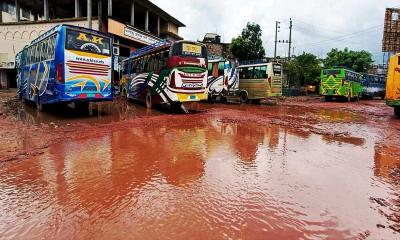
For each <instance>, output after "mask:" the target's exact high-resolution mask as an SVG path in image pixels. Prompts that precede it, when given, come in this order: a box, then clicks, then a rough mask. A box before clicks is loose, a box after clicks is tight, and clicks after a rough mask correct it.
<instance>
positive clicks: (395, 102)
mask: <svg viewBox="0 0 400 240" xmlns="http://www.w3.org/2000/svg"><path fill="white" fill-rule="evenodd" d="M386 105H388V106H390V107H398V106H400V99H395V100H393V99H386Z"/></svg>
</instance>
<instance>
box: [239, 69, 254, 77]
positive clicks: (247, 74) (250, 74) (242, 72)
mask: <svg viewBox="0 0 400 240" xmlns="http://www.w3.org/2000/svg"><path fill="white" fill-rule="evenodd" d="M253 69H254V68H253V67H245V68H241V69H240V72H239V78H240V79H252V78H253Z"/></svg>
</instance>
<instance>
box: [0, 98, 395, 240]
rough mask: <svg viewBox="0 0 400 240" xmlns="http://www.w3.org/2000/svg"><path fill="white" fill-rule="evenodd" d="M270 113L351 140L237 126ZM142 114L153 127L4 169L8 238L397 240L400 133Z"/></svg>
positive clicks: (81, 142) (0, 201)
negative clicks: (393, 142) (389, 139)
mask: <svg viewBox="0 0 400 240" xmlns="http://www.w3.org/2000/svg"><path fill="white" fill-rule="evenodd" d="M132 106H134V105H132ZM210 108H214V106H206V107H205V109H210ZM222 108H228V109H222ZM139 109H141V108H139ZM254 109H257V110H254ZM267 109H273V110H274V111H276V112H277V114H278V113H279V112H280V113H282V114H285V115H288V116H295V115H297V116H301V118H303V117H307V116H308V115H310V116H313V119H314V120H315V121H317V122H316V123H314V124H315V129H317V130H318V129H325V130H326V129H328V130H329V128H332V129H333V128H339V130H340V131H345V130H348V131H349V132H351V133H352V134H351V135H340V134H336V135H335V134H318V133H317V132H318V131H317V130H315V129H314V130H313V131H310V130H309V129H305V127H302V128H301V127H294V125H295V123H293V126H289V125H286V127H285V125H280V126H279V125H271V124H260V123H259V122H257V121H248V122H243V121H238V120H237V119H236V114H237V113H246V114H249V116H250V115H251V114H261V113H262V112H266V111H267ZM296 109H297V110H296ZM138 111H139V113H138V112H137V111H136V113H138V114H139V115H140V114H142V115H145V117H146V118H147V119H149V121H150V120H151V119H153V120H151V121H150V122H151V124H143V125H140V124H139V125H138V124H136V125H135V124H133V122H129V121H128V122H127V124H126V125H122V127H121V126H120V127H118V128H115V127H114V128H113V127H109V126H110V125H109V124H105V123H104V126H103V125H99V128H102V126H103V127H104V128H105V129H102V131H99V133H98V134H96V135H95V136H91V135H88V136H86V135H87V133H86V132H85V131H86V130H85V129H84V128H82V129H80V130H79V129H74V131H76V133H74V134H76V135H81V136H80V137H77V138H72V137H69V138H67V139H65V140H64V141H59V142H55V143H50V144H49V145H48V147H47V148H44V149H43V151H42V152H41V154H39V155H36V156H35V155H33V156H28V157H27V158H26V159H24V160H22V161H9V162H3V163H0V176H1V178H0V236H1V238H6V239H8V238H16V239H52V238H57V239H349V238H350V239H352V238H358V239H364V238H369V239H396V238H398V237H399V230H400V225H399V219H400V213H399V211H400V191H399V190H400V186H399V180H400V161H399V159H398V152H399V148H396V147H395V146H389V145H386V144H382V139H383V138H384V137H385V136H387V135H389V134H391V133H393V129H385V127H383V128H379V129H378V128H374V127H373V126H369V125H367V124H366V123H365V124H361V123H360V122H363V121H364V120H365V119H364V118H363V117H361V116H359V115H357V114H352V113H346V112H340V111H332V110H324V111H318V112H315V111H311V112H310V113H305V112H304V111H303V110H299V109H298V108H285V107H277V106H275V107H270V108H266V107H259V106H252V107H249V108H245V109H237V107H221V109H220V111H221V112H224V113H221V115H219V111H215V112H211V113H205V114H203V113H197V114H193V115H191V116H179V115H178V116H170V115H168V116H165V119H164V116H163V115H159V113H158V112H157V111H152V112H151V113H150V114H149V112H147V113H146V112H140V111H142V110H138ZM231 111H234V112H231ZM129 112H132V111H129ZM232 113H235V114H233V115H235V117H234V118H229V119H227V117H226V116H224V114H226V115H230V114H232ZM109 115H110V116H114V115H113V113H112V112H111V113H109ZM124 116H125V115H124ZM260 116H262V115H260ZM135 117H137V115H135V114H133V115H129V116H128V117H127V118H130V119H132V118H135ZM38 118H39V117H38V116H36V115H34V116H33V118H31V119H32V121H33V122H36V121H38V120H37V119H38ZM55 118H56V119H55V120H54V121H55V122H58V123H59V124H65V123H66V122H68V121H70V120H65V119H64V120H62V121H61V120H60V121H57V117H55ZM99 118H100V119H101V117H99ZM110 118H111V119H114V118H113V117H110ZM242 118H244V116H242ZM19 119H22V120H24V121H25V120H26V116H25V115H24V116H22V117H21V116H19ZM123 119H125V117H123ZM123 119H122V120H121V117H120V116H119V117H116V118H115V119H114V120H115V121H123ZM114 120H113V121H114ZM164 120H165V121H164ZM29 121H31V120H29ZM46 121H47V120H46ZM51 121H53V119H51ZM133 121H134V120H133ZM327 121H329V124H327V123H326V122H327ZM39 122H42V120H40V119H39ZM107 122H108V121H107ZM111 122H112V121H111ZM89 123H90V120H89ZM99 124H100V123H99ZM16 134H17V136H16V138H23V137H24V136H25V135H24V134H22V133H21V135H20V136H19V135H18V133H16Z"/></svg>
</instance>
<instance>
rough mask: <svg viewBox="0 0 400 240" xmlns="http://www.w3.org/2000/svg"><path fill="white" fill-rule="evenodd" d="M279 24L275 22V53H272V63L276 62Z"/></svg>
mask: <svg viewBox="0 0 400 240" xmlns="http://www.w3.org/2000/svg"><path fill="white" fill-rule="evenodd" d="M279 24H280V22H278V21H276V26H275V51H274V61H276V47H277V45H278V31H279V28H280V26H279Z"/></svg>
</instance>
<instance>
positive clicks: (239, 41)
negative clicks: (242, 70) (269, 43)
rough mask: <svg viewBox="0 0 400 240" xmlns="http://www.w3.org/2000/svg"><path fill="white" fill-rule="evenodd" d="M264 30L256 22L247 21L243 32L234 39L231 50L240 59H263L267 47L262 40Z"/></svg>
mask: <svg viewBox="0 0 400 240" xmlns="http://www.w3.org/2000/svg"><path fill="white" fill-rule="evenodd" d="M261 35H262V30H261V27H260V25H258V24H256V23H250V22H249V23H247V26H246V27H245V28H244V29H243V31H242V34H241V35H240V36H238V37H237V38H233V39H232V44H231V52H232V54H233V56H235V57H236V58H238V59H239V60H240V61H248V60H254V59H262V58H264V57H265V49H264V47H263V43H262V40H261Z"/></svg>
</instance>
